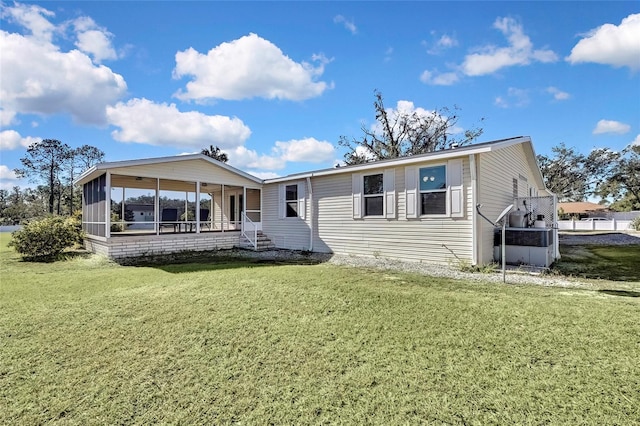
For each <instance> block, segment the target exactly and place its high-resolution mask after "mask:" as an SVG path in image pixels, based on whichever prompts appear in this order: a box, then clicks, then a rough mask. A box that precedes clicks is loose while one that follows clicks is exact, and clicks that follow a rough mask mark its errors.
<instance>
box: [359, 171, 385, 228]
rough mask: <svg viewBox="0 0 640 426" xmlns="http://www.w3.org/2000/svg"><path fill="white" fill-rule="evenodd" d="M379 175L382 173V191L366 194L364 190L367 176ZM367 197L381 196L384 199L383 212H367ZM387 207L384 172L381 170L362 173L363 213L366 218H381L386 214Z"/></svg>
mask: <svg viewBox="0 0 640 426" xmlns="http://www.w3.org/2000/svg"><path fill="white" fill-rule="evenodd" d="M377 175H382V186H383V189H382V192H379V193H375V194H366V193H365V192H364V180H365V178H367V177H368V176H377ZM367 198H380V200H381V201H382V213H380V214H367ZM384 213H385V209H384V173H382V172H380V173H367V174H364V173H363V174H362V215H363V217H365V218H381V217H384V216H385V214H384Z"/></svg>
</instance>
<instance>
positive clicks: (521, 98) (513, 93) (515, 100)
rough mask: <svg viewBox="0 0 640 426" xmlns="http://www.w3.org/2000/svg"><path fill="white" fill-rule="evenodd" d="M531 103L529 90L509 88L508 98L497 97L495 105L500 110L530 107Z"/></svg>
mask: <svg viewBox="0 0 640 426" xmlns="http://www.w3.org/2000/svg"><path fill="white" fill-rule="evenodd" d="M529 101H530V100H529V92H528V91H527V90H525V89H518V88H516V87H509V90H507V96H506V97H503V96H498V97H496V99H495V101H494V104H495V105H496V106H498V107H500V108H512V107H517V108H521V107H524V106H527V105H529Z"/></svg>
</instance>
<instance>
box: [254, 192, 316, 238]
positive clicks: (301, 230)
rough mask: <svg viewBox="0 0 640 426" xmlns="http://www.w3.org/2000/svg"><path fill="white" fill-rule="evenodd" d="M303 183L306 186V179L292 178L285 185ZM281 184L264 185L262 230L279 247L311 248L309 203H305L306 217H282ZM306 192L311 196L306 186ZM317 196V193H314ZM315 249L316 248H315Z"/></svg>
mask: <svg viewBox="0 0 640 426" xmlns="http://www.w3.org/2000/svg"><path fill="white" fill-rule="evenodd" d="M297 183H302V184H303V185H304V186H305V188H306V182H305V181H304V180H292V181H288V182H286V183H285V185H293V184H297ZM280 185H281V184H278V183H272V184H267V185H265V186H264V187H263V189H262V191H263V194H262V203H263V204H262V231H263V232H264V233H265V234H266V235H267V236H268V237H269V239H270V240H271V241H272V242H273V243H274V244H275V245H276V247H278V248H285V249H290V250H309V243H310V241H311V240H310V228H309V224H308V221H309V207H310V206H309V203H308V202H306V203H304V206H305V210H306V212H305V215H304V217H305V219H301V218H299V217H285V218H282V219H281V218H280V217H279V212H280V206H279V188H280ZM305 194H306V197H307V200H308V198H309V190H308V188H306V190H305ZM314 197H315V194H314ZM314 251H316V250H315V248H314Z"/></svg>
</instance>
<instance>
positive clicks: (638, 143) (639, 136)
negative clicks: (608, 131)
mask: <svg viewBox="0 0 640 426" xmlns="http://www.w3.org/2000/svg"><path fill="white" fill-rule="evenodd" d="M631 145H636V146H640V134H637V135H636V138H635V139H634V140H633V141H632V142H631Z"/></svg>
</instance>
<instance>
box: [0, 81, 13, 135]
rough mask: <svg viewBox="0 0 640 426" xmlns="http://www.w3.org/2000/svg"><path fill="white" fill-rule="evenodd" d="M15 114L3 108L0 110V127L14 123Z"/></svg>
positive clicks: (0, 85)
mask: <svg viewBox="0 0 640 426" xmlns="http://www.w3.org/2000/svg"><path fill="white" fill-rule="evenodd" d="M1 90H2V83H1V82H0V91H1ZM16 122H17V120H16V112H15V111H9V110H7V109H4V108H0V126H10V125H11V124H14V123H16Z"/></svg>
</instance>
